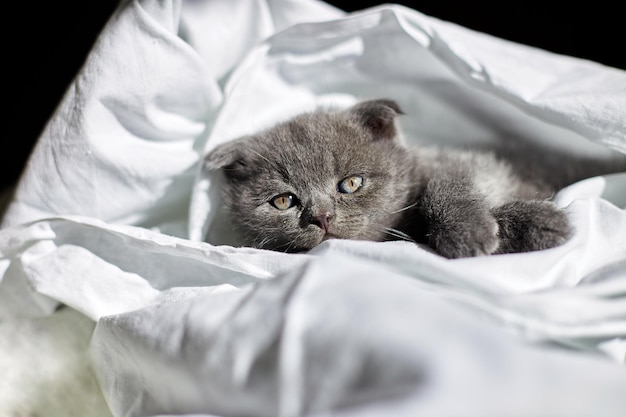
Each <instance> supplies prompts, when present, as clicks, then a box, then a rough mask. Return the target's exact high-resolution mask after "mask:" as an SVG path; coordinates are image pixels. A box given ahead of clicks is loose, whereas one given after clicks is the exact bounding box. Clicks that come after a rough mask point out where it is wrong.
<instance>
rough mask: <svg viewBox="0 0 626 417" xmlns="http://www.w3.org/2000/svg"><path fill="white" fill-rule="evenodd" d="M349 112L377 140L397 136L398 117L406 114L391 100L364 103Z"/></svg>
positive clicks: (356, 105)
mask: <svg viewBox="0 0 626 417" xmlns="http://www.w3.org/2000/svg"><path fill="white" fill-rule="evenodd" d="M348 111H349V113H350V114H351V115H352V117H355V118H356V120H357V121H358V122H359V123H361V124H362V125H363V126H364V127H365V128H366V129H367V130H369V131H370V132H371V133H372V135H373V136H374V138H375V139H393V138H394V137H395V136H396V134H397V128H396V124H395V120H396V116H397V115H399V114H404V113H403V112H402V110H400V106H398V103H396V102H395V101H393V100H389V99H378V100H368V101H363V102H361V103H358V104H355V105H354V106H353V107H351V108H350V109H349V110H348Z"/></svg>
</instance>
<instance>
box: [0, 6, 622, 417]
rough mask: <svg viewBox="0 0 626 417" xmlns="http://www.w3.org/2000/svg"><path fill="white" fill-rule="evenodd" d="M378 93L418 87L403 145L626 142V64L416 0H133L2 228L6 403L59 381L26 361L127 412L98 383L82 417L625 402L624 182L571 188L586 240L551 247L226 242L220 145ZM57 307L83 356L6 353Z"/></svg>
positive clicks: (42, 142) (54, 123)
mask: <svg viewBox="0 0 626 417" xmlns="http://www.w3.org/2000/svg"><path fill="white" fill-rule="evenodd" d="M529 30H532V28H529ZM375 97H388V98H393V99H395V100H397V101H398V102H399V103H400V105H401V107H402V108H403V110H404V111H405V113H406V115H405V116H403V117H402V120H401V124H402V127H403V130H404V132H405V136H406V139H407V140H408V141H413V140H419V141H421V142H436V143H447V144H460V143H463V144H465V143H474V144H489V143H494V142H497V141H499V140H502V139H503V138H508V139H512V140H523V141H535V142H541V143H546V144H549V145H551V146H552V147H553V148H554V149H555V151H556V150H558V151H567V152H571V153H575V154H585V155H587V156H590V157H594V158H598V159H602V158H606V157H607V155H608V149H610V148H612V149H613V150H618V151H621V152H626V119H625V118H624V117H623V115H624V113H625V112H626V73H624V72H623V71H620V70H617V69H613V68H609V67H605V66H601V65H599V64H596V63H593V62H588V61H582V60H578V59H575V58H570V57H565V56H559V55H555V54H551V53H548V52H545V51H542V50H538V49H534V48H530V47H526V46H523V45H518V44H514V43H511V42H507V41H504V40H501V39H498V38H494V37H491V36H487V35H485V34H481V33H476V32H473V31H470V30H468V29H465V28H463V27H459V26H457V25H454V24H450V23H447V22H442V21H439V20H437V19H434V18H431V17H428V16H425V15H423V14H420V13H419V12H417V11H414V10H411V9H407V8H404V7H401V6H397V5H386V6H380V7H376V8H373V9H369V10H363V11H360V12H357V13H353V14H345V13H343V12H341V11H339V10H336V9H334V8H332V7H330V6H328V5H327V4H324V3H321V2H316V1H312V0H306V1H304V0H298V1H296V0H258V1H249V0H230V1H228V2H225V1H224V2H221V1H209V0H205V1H202V0H198V1H191V0H190V1H186V2H183V1H176V0H135V1H128V2H122V3H121V5H120V6H119V8H118V10H117V12H116V13H115V14H114V15H113V16H112V17H111V19H110V21H109V22H108V24H107V25H106V27H105V28H104V30H103V32H102V34H101V36H100V37H99V39H98V41H97V42H96V44H95V45H94V47H93V50H92V51H91V54H90V55H89V57H88V59H87V61H86V63H85V65H84V67H83V68H82V69H81V71H80V72H79V73H78V74H77V76H76V78H75V80H74V82H73V83H72V84H71V86H70V88H69V89H68V91H67V94H66V95H65V97H64V98H63V100H62V102H61V103H60V105H59V107H58V109H57V110H56V112H55V114H54V115H52V117H51V119H50V121H49V123H48V125H47V127H46V129H45V131H44V132H43V134H42V136H41V137H40V138H39V141H38V143H37V145H36V148H35V150H34V152H33V154H32V156H31V158H30V161H29V163H28V165H27V167H26V169H25V172H24V175H23V176H22V178H21V180H20V182H19V184H18V187H17V190H16V193H15V195H14V196H13V198H12V200H11V202H10V204H9V207H8V209H7V211H6V213H5V215H4V218H3V220H2V230H0V271H1V275H0V317H1V321H0V336H2V337H3V340H5V341H4V342H2V343H0V348H2V349H3V350H2V351H0V370H4V373H5V374H6V372H9V373H8V375H9V377H7V378H5V380H4V382H0V403H1V404H0V415H5V414H7V415H12V413H14V412H15V409H19V410H24V409H26V408H27V406H26V405H24V404H26V403H27V402H28V398H26V399H24V400H23V401H22V402H21V403H20V404H19V406H16V405H14V404H13V405H12V402H11V401H9V400H10V399H12V398H14V397H12V396H17V395H22V396H24V392H28V393H30V394H31V395H32V397H35V396H37V395H44V394H43V393H42V392H37V389H36V388H32V387H33V384H32V383H33V381H31V380H25V377H18V376H17V375H26V374H23V371H24V370H26V369H28V370H29V372H28V373H27V375H28V376H29V378H31V379H32V380H34V381H35V384H40V381H37V378H38V377H40V378H44V377H45V378H47V379H48V380H50V381H51V380H53V379H51V378H50V374H52V376H58V375H59V374H62V373H63V372H64V371H67V369H68V368H69V367H71V366H70V364H71V363H72V361H73V360H75V361H83V362H85V363H88V364H89V365H88V366H89V372H91V369H93V371H94V372H95V377H96V380H97V382H98V384H99V388H100V389H101V394H102V396H103V397H104V399H105V400H106V404H107V405H106V406H104V402H103V401H102V400H101V398H100V397H99V396H100V392H96V394H94V392H93V391H94V390H97V389H98V388H96V387H97V385H96V384H95V383H86V384H83V385H82V388H84V389H85V390H87V389H91V392H89V393H86V392H77V393H76V394H75V395H73V396H67V398H65V397H64V398H65V400H66V401H67V408H66V414H65V415H71V414H72V412H71V411H67V410H74V411H75V410H76V409H75V408H72V407H76V406H75V404H74V403H75V402H76V401H80V399H81V398H86V399H87V400H86V401H87V402H85V403H84V407H83V409H81V410H89V412H83V414H82V415H94V416H105V415H108V414H109V413H110V414H112V415H113V416H116V417H117V416H150V415H154V416H157V415H161V416H163V415H191V414H194V415H207V416H208V415H219V416H244V415H245V416H282V417H290V416H299V415H320V416H321V415H324V416H331V415H332V416H346V417H347V416H359V417H361V416H380V415H393V416H415V415H425V416H454V415H463V416H481V417H485V416H498V417H502V416H546V415H551V416H589V415H597V416H623V415H624V410H626V396H624V389H623V387H624V386H626V372H624V369H623V368H622V365H623V363H624V360H625V358H626V339H625V337H626V299H625V298H624V295H625V294H626V174H615V175H611V176H606V177H597V178H592V179H589V180H585V181H582V182H580V183H578V184H574V185H572V186H570V187H568V188H567V189H565V190H563V191H561V192H560V193H559V195H558V196H557V201H558V203H559V204H560V205H561V206H562V207H564V208H565V209H566V211H567V213H568V216H569V217H570V219H571V221H572V223H573V225H574V227H575V234H574V236H573V237H572V238H571V239H570V240H569V241H568V242H567V243H566V244H565V245H563V246H560V247H557V248H554V249H551V250H546V251H541V252H533V253H525V254H512V255H497V256H491V257H481V258H471V259H459V260H446V259H443V258H441V257H439V256H437V255H435V254H433V253H431V252H429V251H426V250H424V249H423V248H420V247H417V246H415V245H412V244H410V243H407V242H386V243H376V242H355V241H327V242H324V243H323V244H322V245H320V246H319V247H318V248H316V249H314V250H313V251H311V252H310V253H308V254H296V255H294V254H282V253H276V252H269V251H262V250H256V249H250V248H237V247H233V246H229V245H227V244H228V243H230V240H229V237H230V234H229V231H228V230H224V228H223V227H220V226H222V225H223V224H224V222H223V221H222V218H221V216H223V215H224V213H222V212H221V211H220V207H221V206H220V197H219V179H218V178H214V177H212V176H210V175H206V174H204V173H203V172H202V170H201V168H200V165H201V164H200V161H201V159H202V156H203V155H204V154H205V153H206V152H208V151H209V150H210V149H212V148H213V147H215V146H216V145H218V144H220V143H223V142H225V141H228V140H232V139H234V138H236V137H238V136H240V135H242V134H246V133H251V132H254V131H257V130H259V129H261V128H264V127H267V126H270V125H272V124H274V123H276V122H278V121H281V120H285V119H287V118H289V117H290V116H292V115H295V114H296V113H299V112H302V111H304V110H309V109H313V108H315V107H316V106H320V105H330V106H335V107H343V106H347V105H349V104H351V103H354V102H355V101H357V100H360V99H365V98H375ZM205 237H207V239H208V243H206V242H204V241H203V239H204V238H205ZM60 304H64V305H66V306H69V307H70V308H71V309H73V310H75V311H76V312H78V313H76V314H74V313H72V314H67V313H66V312H65V311H67V310H63V309H62V310H57V311H56V312H55V309H56V308H57V307H58V306H59V305H60ZM46 316H47V317H60V318H61V319H63V320H66V323H68V326H66V327H63V326H59V328H62V330H59V331H58V332H57V333H56V336H57V339H55V340H59V337H60V338H65V337H66V336H67V335H68V334H70V335H71V334H73V333H72V329H74V328H76V334H77V335H80V337H78V336H77V339H80V338H81V337H82V339H80V340H82V341H79V342H76V343H75V344H74V351H73V352H72V353H71V354H70V353H67V354H66V350H67V351H69V350H71V349H70V348H69V347H67V346H66V344H60V345H59V346H63V348H60V349H57V350H54V349H47V350H46V349H42V348H40V346H34V347H33V346H30V345H32V344H34V343H35V344H36V343H39V342H38V341H39V340H40V339H37V338H33V341H32V343H31V344H29V343H28V341H26V342H20V344H19V346H18V345H17V344H14V345H11V343H10V339H11V335H13V334H18V335H19V332H20V329H21V330H24V329H25V328H26V327H28V328H31V329H32V327H33V325H32V323H57V321H45V320H46V318H45V317H46ZM77 317H78V318H77ZM37 320H39V321H37ZM42 320H43V321H42ZM76 323H79V324H80V325H77V324H76ZM89 323H91V324H92V325H93V326H95V327H92V328H93V329H94V331H93V334H91V332H90V327H89ZM20 326H21V327H20ZM35 327H36V326H35ZM56 328H57V327H55V325H51V327H50V328H49V329H48V330H47V333H46V332H44V333H45V334H46V335H47V334H48V333H50V334H52V333H54V332H55V330H54V329H56ZM35 333H36V332H35ZM59 335H60V336H59ZM53 336H54V335H53ZM51 337H52V336H51ZM16 343H17V342H16ZM87 344H88V346H87ZM16 346H18V347H16ZM29 346H30V350H29V352H32V355H37V354H48V355H50V357H49V359H50V361H54V360H57V361H58V357H63V356H64V355H66V356H65V357H66V359H67V358H70V359H71V360H69V359H67V360H63V361H60V362H58V363H60V364H61V365H59V367H58V368H59V369H56V368H55V369H52V370H51V369H50V367H48V368H46V375H43V376H42V375H38V373H37V372H33V370H32V366H33V359H32V358H33V356H32V355H25V354H16V353H15V352H22V350H23V349H29ZM87 350H88V351H87ZM2 352H5V353H6V352H9V353H13V354H15V355H14V356H12V357H8V356H7V354H2ZM50 352H52V353H50ZM87 354H88V355H89V358H90V359H89V361H86V360H85V359H84V358H85V357H87V356H86V355H87ZM55 358H56V359H55ZM41 362H42V363H45V361H41ZM83 362H81V363H83ZM83 365H84V363H83ZM42 369H43V368H42ZM20 372H22V374H20ZM90 381H91V380H90ZM19 384H23V386H22V385H19ZM49 385H50V384H49V383H48V385H45V384H44V385H34V386H35V387H37V386H42V387H43V386H49ZM76 385H77V386H76V387H74V388H73V389H76V390H78V391H80V387H81V385H80V384H76ZM24 386H29V387H31V388H30V389H29V390H28V391H24V389H23V387H24ZM41 391H44V390H43V389H42V390H41ZM53 394H54V392H53ZM26 397H27V396H26ZM94 398H95V399H94ZM32 402H33V404H34V405H33V407H32V409H29V411H32V410H37V411H39V412H42V411H41V410H42V409H45V408H46V404H47V403H46V402H45V401H43V402H42V401H40V400H36V399H32ZM72 404H74V405H72ZM90 404H91V405H90ZM48 406H49V404H48ZM11 407H14V408H11ZM20 407H22V408H20ZM25 407H26V408H25ZM37 407H39V408H37ZM55 407H56V408H55ZM99 407H100V408H99ZM52 409H53V411H54V412H58V413H59V414H58V415H64V413H63V404H61V405H59V404H57V405H55V406H54V407H52ZM48 411H50V408H48ZM81 412H82V411H81ZM3 413H4V414H3ZM90 413H91V414H90ZM48 415H50V414H48Z"/></svg>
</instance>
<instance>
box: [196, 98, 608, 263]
mask: <svg viewBox="0 0 626 417" xmlns="http://www.w3.org/2000/svg"><path fill="white" fill-rule="evenodd" d="M398 114H401V111H400V110H399V108H398V106H397V104H396V103H395V102H393V101H390V100H373V101H367V102H363V103H360V104H357V105H355V106H354V107H352V108H350V109H347V110H344V111H339V112H327V111H317V112H313V113H307V114H303V115H300V116H297V117H295V118H294V119H292V120H290V121H288V122H285V123H281V124H279V125H277V126H276V127H274V128H272V129H270V130H268V131H265V132H262V133H260V134H258V135H254V136H249V137H245V138H241V139H238V140H236V141H233V142H230V143H227V144H225V145H222V146H220V147H218V148H217V149H215V150H214V151H213V152H211V153H209V155H207V157H206V160H205V165H206V167H207V168H208V169H209V170H216V169H222V170H223V172H224V174H225V177H226V180H227V186H226V188H225V190H224V191H225V192H224V197H225V200H226V206H227V208H228V210H229V212H230V213H231V217H232V219H233V220H234V222H235V224H236V225H237V226H238V228H239V229H240V230H241V231H242V232H243V235H244V236H245V238H246V240H247V244H248V245H250V246H254V247H259V248H267V249H274V250H280V251H302V250H308V249H311V248H313V247H315V246H317V245H318V244H319V243H321V242H322V241H323V240H325V239H328V238H347V239H361V240H374V241H382V240H389V239H407V240H413V241H416V242H421V243H427V244H428V245H430V246H431V247H432V248H433V249H435V250H436V251H437V252H438V253H440V254H441V255H443V256H446V257H449V258H457V257H464V256H477V255H487V254H493V253H507V252H522V251H532V250H539V249H545V248H550V247H554V246H556V245H559V244H561V243H563V242H564V241H565V240H566V239H567V237H568V236H569V234H570V227H569V224H568V222H567V219H566V216H565V215H564V213H563V212H562V211H560V210H559V209H558V208H557V207H556V206H555V205H554V204H553V203H551V202H550V201H548V200H546V199H547V198H549V197H551V196H552V195H553V194H554V192H555V191H556V190H557V189H558V188H560V187H561V186H563V185H565V184H566V183H570V182H573V181H575V180H578V179H581V178H583V177H584V176H588V175H589V173H578V174H575V175H570V176H571V177H572V178H567V179H565V178H561V177H559V176H556V175H548V176H545V175H537V174H536V173H535V172H534V171H532V170H528V169H525V170H524V169H523V168H522V164H516V163H515V160H512V161H508V162H505V161H504V160H502V159H499V158H497V157H496V156H495V154H494V153H491V152H478V151H463V150H458V149H450V148H436V147H407V146H404V145H403V144H402V143H401V141H400V140H399V139H398V138H397V131H396V125H395V118H396V116H397V115H398ZM598 173H599V172H598ZM593 174H594V175H595V174H597V173H595V172H594V173H593Z"/></svg>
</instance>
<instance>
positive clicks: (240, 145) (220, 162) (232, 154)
mask: <svg viewBox="0 0 626 417" xmlns="http://www.w3.org/2000/svg"><path fill="white" fill-rule="evenodd" d="M248 140H249V138H248V137H243V138H240V139H235V140H233V141H230V142H227V143H224V144H222V145H219V146H218V147H216V148H215V149H213V150H212V151H211V152H209V153H208V154H207V155H205V157H204V160H203V165H202V166H203V168H204V170H205V171H217V170H220V169H221V170H223V171H224V174H226V176H227V177H232V178H244V177H245V176H246V173H247V171H248V169H247V168H248V162H247V157H246V156H247V152H246V147H247V146H249V143H248Z"/></svg>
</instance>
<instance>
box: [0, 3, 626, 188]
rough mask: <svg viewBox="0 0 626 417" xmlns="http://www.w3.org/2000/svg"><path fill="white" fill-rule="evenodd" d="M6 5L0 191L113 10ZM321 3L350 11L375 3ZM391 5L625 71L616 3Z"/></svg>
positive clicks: (83, 6)
mask: <svg viewBox="0 0 626 417" xmlns="http://www.w3.org/2000/svg"><path fill="white" fill-rule="evenodd" d="M216 1H229V0H216ZM7 3H8V4H6V5H3V25H2V26H1V30H2V40H3V42H2V45H3V47H4V48H3V49H4V51H3V52H4V53H3V64H2V71H3V74H4V77H2V80H3V81H4V85H5V89H4V91H5V94H4V97H3V98H4V100H3V101H4V102H5V106H4V108H5V110H4V111H3V115H4V117H3V118H2V121H3V123H2V136H1V138H2V141H3V144H4V146H3V150H2V158H1V163H0V168H1V170H0V187H4V186H7V185H10V184H12V183H14V182H15V181H16V180H17V179H18V177H19V174H20V172H21V171H22V169H23V166H24V162H25V161H26V159H27V157H28V155H29V153H30V151H31V149H32V147H33V145H34V143H35V141H36V140H37V137H38V136H39V134H40V133H41V131H42V129H43V128H44V125H45V123H46V121H47V120H48V118H49V117H50V116H51V114H52V112H53V111H54V109H55V107H56V105H57V104H58V103H59V101H60V100H61V97H62V96H63V94H64V92H65V89H66V88H67V86H68V85H69V83H70V82H71V81H72V79H73V78H74V76H75V74H76V73H77V71H78V70H79V68H80V67H81V65H82V63H83V61H84V59H85V57H86V56H87V54H88V52H89V50H90V49H91V46H92V45H93V42H94V41H95V39H96V36H97V35H98V33H99V32H100V31H101V29H102V28H103V26H104V25H105V23H106V21H107V20H108V18H109V17H110V15H111V14H112V13H113V10H114V9H115V7H116V6H117V1H114V0H97V1H84V0H82V1H76V0H68V1H63V2H44V1H42V2H38V3H39V4H36V5H34V4H32V2H7ZM329 3H331V4H334V5H336V6H338V7H339V8H341V9H343V10H346V11H353V10H360V9H363V8H366V7H370V6H374V5H377V4H380V3H381V2H376V1H360V2H354V1H349V2H348V1H338V0H336V1H329ZM396 3H400V4H404V5H406V6H409V7H411V8H413V9H415V10H418V11H420V12H422V13H424V14H427V15H430V16H434V17H438V18H440V19H443V20H448V21H452V22H455V23H458V24H460V25H462V26H465V27H468V28H472V29H475V30H478V31H482V32H486V33H490V34H492V35H495V36H498V37H501V38H505V39H509V40H512V41H516V42H520V43H524V44H527V45H532V46H536V47H540V48H543V49H547V50H550V51H553V52H557V53H561V54H566V55H572V56H577V57H580V58H585V59H590V60H593V61H597V62H600V63H602V64H605V65H609V66H613V67H617V68H621V69H626V52H625V51H626V47H625V46H624V41H626V35H624V32H623V29H624V27H625V24H624V18H623V13H622V12H621V10H618V8H619V5H620V3H619V2H613V3H610V4H612V5H611V6H609V5H607V4H604V3H602V2H597V1H595V2H563V3H560V2H549V1H544V2H543V3H540V4H534V3H533V2H532V1H526V2H521V1H518V2H514V1H512V2H509V1H500V2H480V1H465V2H456V3H455V2H451V1H445V0H440V1H418V0H415V1H398V2H396ZM607 3H608V2H607Z"/></svg>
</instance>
